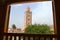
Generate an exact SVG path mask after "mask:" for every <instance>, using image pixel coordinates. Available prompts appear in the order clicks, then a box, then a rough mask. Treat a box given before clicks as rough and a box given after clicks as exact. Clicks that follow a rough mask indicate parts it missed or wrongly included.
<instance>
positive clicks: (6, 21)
mask: <svg viewBox="0 0 60 40" xmlns="http://www.w3.org/2000/svg"><path fill="white" fill-rule="evenodd" d="M31 2H39V0H30V1H24V2H23V1H20V0H18V1H12V2H7V11H6V18H5V26H4V32H7V30H8V24H9V15H10V8H11V6H9V5H11V4H18V3H31ZM52 7H53V21H54V33H55V34H57V26H56V25H57V24H56V11H55V2H54V0H52Z"/></svg>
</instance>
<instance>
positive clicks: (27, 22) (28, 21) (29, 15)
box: [23, 7, 32, 30]
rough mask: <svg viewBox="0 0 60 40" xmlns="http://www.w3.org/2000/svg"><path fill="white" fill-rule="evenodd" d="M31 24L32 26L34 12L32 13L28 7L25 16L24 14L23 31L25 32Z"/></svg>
mask: <svg viewBox="0 0 60 40" xmlns="http://www.w3.org/2000/svg"><path fill="white" fill-rule="evenodd" d="M31 24H32V12H31V11H30V7H27V8H26V11H25V14H24V27H23V29H24V30H25V28H26V27H28V25H31Z"/></svg>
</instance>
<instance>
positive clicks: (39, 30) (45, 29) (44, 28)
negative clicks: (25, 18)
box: [25, 24, 52, 40]
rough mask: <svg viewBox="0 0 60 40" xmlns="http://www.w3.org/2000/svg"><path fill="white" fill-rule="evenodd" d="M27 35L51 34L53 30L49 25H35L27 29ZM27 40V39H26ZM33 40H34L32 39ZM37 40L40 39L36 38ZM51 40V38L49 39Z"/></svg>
mask: <svg viewBox="0 0 60 40" xmlns="http://www.w3.org/2000/svg"><path fill="white" fill-rule="evenodd" d="M25 33H31V34H34V33H35V34H51V33H52V32H51V30H50V28H49V26H48V25H46V24H42V25H40V24H34V25H29V26H28V27H27V28H26V29H25ZM26 40H27V39H26ZM31 40H33V39H31ZM35 40H39V39H38V38H35ZM41 40H44V38H41ZM47 40H49V38H47Z"/></svg>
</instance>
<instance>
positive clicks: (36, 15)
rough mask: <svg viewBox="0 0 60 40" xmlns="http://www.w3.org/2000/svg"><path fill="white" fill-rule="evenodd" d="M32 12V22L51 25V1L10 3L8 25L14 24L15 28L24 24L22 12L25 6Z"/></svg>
mask: <svg viewBox="0 0 60 40" xmlns="http://www.w3.org/2000/svg"><path fill="white" fill-rule="evenodd" d="M28 6H29V7H30V10H31V12H32V24H35V23H36V24H48V25H53V11H52V1H45V2H31V3H24V4H12V5H11V10H10V19H9V27H10V28H11V26H12V24H15V25H16V26H17V28H22V27H23V25H24V13H25V11H26V8H27V7H28Z"/></svg>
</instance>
